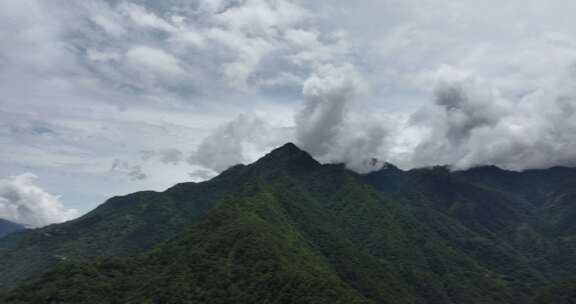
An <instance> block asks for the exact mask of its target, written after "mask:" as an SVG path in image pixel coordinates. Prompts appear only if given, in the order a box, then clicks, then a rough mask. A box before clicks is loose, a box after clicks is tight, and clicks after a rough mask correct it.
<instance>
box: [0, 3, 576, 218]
mask: <svg viewBox="0 0 576 304" xmlns="http://www.w3.org/2000/svg"><path fill="white" fill-rule="evenodd" d="M574 10H576V4H575V2H574V1H571V0H558V1H554V3H551V2H550V1H544V0H530V1H521V0H510V1H506V3H502V2H501V1H500V2H496V1H482V2H471V1H466V2H458V1H452V0H404V1H397V0H378V1H376V0H368V1H362V2H351V1H345V0H334V1H302V0H264V1H261V0H246V1H237V0H168V1H150V0H85V1H72V2H71V1H65V0H53V1H40V0H21V1H2V2H0V37H1V38H2V39H3V40H2V41H3V43H2V47H1V48H0V92H1V93H0V143H1V144H2V146H3V147H5V148H4V149H2V150H1V151H0V172H3V173H4V177H5V176H9V175H13V176H16V175H19V174H22V172H29V171H32V172H35V173H37V174H38V175H39V176H41V177H42V180H43V181H46V187H47V189H49V190H50V191H51V192H55V193H62V194H63V195H64V197H65V198H74V199H67V200H66V203H67V204H70V206H71V207H74V208H78V209H80V210H83V211H86V210H88V209H90V208H92V207H93V206H94V205H95V204H97V203H100V202H102V201H103V200H104V199H105V198H107V197H109V196H111V195H118V194H123V193H127V192H131V191H137V190H143V189H155V190H162V189H164V188H167V187H169V186H170V185H172V184H174V183H176V182H181V181H185V180H189V179H190V178H192V179H194V180H201V179H205V178H207V177H210V176H213V175H215V174H216V173H217V172H219V171H222V170H224V169H226V168H227V167H228V166H230V165H233V164H235V163H238V162H244V163H246V162H250V161H253V160H255V159H256V158H258V157H259V156H261V155H262V154H264V153H265V152H267V151H268V150H270V149H271V148H273V147H275V146H278V145H281V144H282V143H284V142H286V141H293V142H297V143H298V144H299V145H300V146H301V147H302V148H304V149H306V150H307V151H309V152H310V153H311V154H313V156H315V157H317V158H318V159H320V160H321V161H324V162H343V163H346V164H347V165H348V166H349V167H350V168H352V169H354V170H357V171H359V172H366V171H369V170H374V169H377V168H378V164H382V163H384V162H385V161H388V162H392V163H395V164H397V165H399V166H400V167H403V168H410V167H418V166H430V165H437V164H449V165H453V166H454V167H456V168H466V167H470V166H475V165H483V164H495V165H499V166H503V167H506V168H511V169H518V170H521V169H526V168H536V167H548V166H554V165H568V166H571V165H576V164H575V152H574V151H576V149H575V146H574V143H575V142H576V138H575V137H574V134H576V132H575V131H576V130H575V129H576V126H575V123H574V121H576V119H575V118H576V117H574V116H575V112H576V110H575V109H576V82H575V81H576V80H575V79H576V77H575V72H574V70H575V69H574V66H575V64H576V38H574V37H576V21H574V18H573V16H572V15H573V14H572V12H573V11H574ZM372 159H377V160H378V161H377V162H373V161H371V160H372ZM374 163H376V164H377V165H376V166H374V165H373V164H374ZM70 185H74V187H71V186H70ZM0 217H2V214H0Z"/></svg>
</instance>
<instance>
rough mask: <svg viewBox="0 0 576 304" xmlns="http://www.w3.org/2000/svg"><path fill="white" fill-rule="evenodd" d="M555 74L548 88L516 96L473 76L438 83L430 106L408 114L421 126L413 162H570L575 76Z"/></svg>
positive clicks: (515, 165)
mask: <svg viewBox="0 0 576 304" xmlns="http://www.w3.org/2000/svg"><path fill="white" fill-rule="evenodd" d="M559 77H561V78H560V79H559V80H558V81H557V82H555V83H554V85H553V86H552V87H541V88H539V89H537V90H535V91H533V92H529V93H526V94H523V95H520V96H518V95H509V94H508V95H506V94H505V93H504V92H503V89H502V88H501V87H499V86H497V85H494V84H493V83H491V82H489V81H486V80H482V79H479V78H478V77H474V76H470V77H467V78H465V79H460V80H453V82H451V83H441V84H439V85H438V88H437V90H436V94H435V96H436V98H435V104H434V106H432V107H426V108H424V109H423V110H421V111H418V112H416V113H415V114H414V115H413V117H412V124H414V125H416V126H420V127H423V128H425V129H426V130H427V134H426V135H425V136H423V137H422V139H421V141H420V143H419V144H418V145H417V146H416V147H415V149H414V151H413V165H415V166H422V165H435V164H439V163H440V164H449V165H453V166H454V167H455V168H468V167H471V166H476V165H489V164H491V165H498V166H501V167H505V168H509V169H515V170H522V169H526V168H546V167H550V166H554V165H567V166H574V165H576V154H574V151H575V150H574V149H575V148H576V144H575V140H576V136H575V135H574V134H575V133H574V131H575V130H576V123H575V121H576V120H575V118H576V116H575V115H574V114H575V113H574V108H575V107H576V94H575V93H576V91H575V90H574V88H575V87H576V78H575V77H574V75H573V74H571V73H570V72H568V73H564V74H562V75H559Z"/></svg>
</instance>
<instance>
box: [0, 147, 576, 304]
mask: <svg viewBox="0 0 576 304" xmlns="http://www.w3.org/2000/svg"><path fill="white" fill-rule="evenodd" d="M473 170H478V169H473ZM566 170H571V169H566ZM514 174H516V173H514ZM518 174H520V176H521V173H518ZM570 176H571V175H570V174H568V175H566V176H565V178H563V179H562V180H565V181H566V183H560V184H559V185H558V187H555V186H554V185H552V184H547V185H546V186H542V188H541V189H542V190H541V191H543V193H542V194H541V197H542V199H546V201H545V202H540V201H536V200H532V201H530V200H528V199H527V198H526V196H525V195H526V192H525V191H523V192H522V193H519V192H516V190H515V189H517V188H515V187H510V186H509V184H508V183H507V182H503V181H502V180H505V179H495V180H496V181H497V182H494V179H489V178H487V177H486V176H483V177H482V178H479V177H478V176H477V175H472V174H471V175H467V173H466V172H451V171H449V170H447V169H446V168H442V167H438V168H432V169H415V170H410V171H402V170H399V169H397V168H395V167H393V166H387V167H386V168H384V169H382V170H381V171H378V172H374V173H371V174H368V175H358V174H356V173H353V172H351V171H349V170H347V169H345V168H344V167H343V166H341V165H321V164H319V163H318V162H316V161H315V160H314V159H313V158H311V157H310V156H309V155H308V154H307V153H305V152H304V151H302V150H300V149H298V148H297V147H296V146H294V145H292V144H287V145H285V146H283V147H280V148H278V149H276V150H274V151H272V152H271V153H270V154H268V155H266V156H265V157H263V158H262V159H260V160H259V161H257V162H256V163H254V164H251V165H248V166H236V167H232V168H231V169H229V170H227V171H226V172H224V173H223V174H222V175H220V176H219V177H216V178H215V179H213V180H211V181H208V182H204V183H198V184H194V183H185V184H180V185H177V186H175V187H173V188H171V189H168V190H167V191H165V192H162V193H156V192H142V193H136V194H132V195H129V196H125V197H118V198H113V199H111V200H109V201H107V202H106V203H105V204H103V205H102V206H100V207H98V208H97V209H95V210H94V211H92V212H90V213H89V214H87V215H86V216H84V217H82V218H80V219H78V220H75V221H72V222H69V223H65V224H60V225H53V226H50V227H46V228H43V229H38V230H34V231H29V232H24V233H20V234H17V235H13V236H10V237H7V238H6V239H5V240H0V261H1V262H0V267H2V268H1V269H0V270H2V271H0V280H2V282H3V283H4V284H5V285H4V286H12V284H10V282H11V281H10V280H20V282H22V280H26V282H25V283H24V284H20V286H19V287H17V288H16V289H14V290H12V291H10V292H8V293H7V294H6V295H5V297H4V298H3V303H426V304H434V303H438V304H440V303H442V304H444V303H454V304H456V303H502V304H504V303H527V302H530V301H531V299H533V298H534V297H536V296H538V295H539V294H543V293H540V290H541V289H542V290H547V289H546V288H545V287H547V286H552V285H554V284H556V282H560V281H563V280H564V279H567V278H569V277H570V272H569V271H567V269H571V268H570V267H571V266H570V265H572V264H571V263H574V261H572V260H570V257H572V256H573V254H574V251H573V250H572V249H571V248H574V247H559V246H560V244H566V242H568V241H567V239H568V240H570V239H571V238H570V237H566V234H562V233H559V229H565V228H564V227H566V225H567V224H564V223H565V222H566V220H565V219H564V218H562V217H561V216H560V215H562V214H565V212H566V210H568V209H569V208H572V204H571V203H570V202H571V201H572V199H571V198H572V197H573V196H572V192H571V189H573V188H571V187H570V186H569V185H571V184H570V183H568V180H570ZM548 178H549V177H548ZM527 180H528V181H526V183H529V182H530V183H532V182H533V183H537V184H538V183H539V182H538V180H537V179H527ZM488 181H490V183H489V182H488ZM542 183H544V181H543V182H542ZM561 185H568V186H561ZM532 189H533V190H534V189H536V186H534V187H533V188H532ZM539 191H540V190H539ZM544 192H546V193H544ZM559 208H560V209H561V210H562V211H558V209H559ZM552 219H555V220H554V221H553V220H552ZM560 227H562V228H560ZM570 244H571V243H570ZM559 248H561V249H562V250H563V251H562V252H560V251H558V249H559ZM27 261H28V264H26V263H27ZM567 266H568V268H566V267H567ZM22 270H23V272H24V273H26V276H24V275H19V274H20V271H22ZM44 271H48V272H47V273H45V274H44V275H41V276H38V274H40V273H42V272H44ZM12 282H15V281H12ZM541 297H543V296H541Z"/></svg>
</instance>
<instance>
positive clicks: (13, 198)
mask: <svg viewBox="0 0 576 304" xmlns="http://www.w3.org/2000/svg"><path fill="white" fill-rule="evenodd" d="M36 179H37V176H36V175H34V174H32V173H23V174H20V175H16V176H11V177H8V178H4V179H0V218H3V219H7V220H9V221H13V222H16V223H21V224H25V225H29V226H32V227H41V226H45V225H48V224H52V223H59V222H64V221H67V220H71V219H74V218H75V217H77V216H78V215H79V213H78V211H77V210H75V209H68V208H66V207H65V206H64V204H62V202H61V201H60V197H59V196H56V195H53V194H50V193H48V192H46V190H44V189H42V188H41V187H40V186H38V185H37V184H36Z"/></svg>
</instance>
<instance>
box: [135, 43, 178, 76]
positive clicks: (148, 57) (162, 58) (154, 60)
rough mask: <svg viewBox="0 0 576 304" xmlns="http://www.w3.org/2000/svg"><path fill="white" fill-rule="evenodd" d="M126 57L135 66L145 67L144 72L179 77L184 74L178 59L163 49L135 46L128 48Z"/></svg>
mask: <svg viewBox="0 0 576 304" xmlns="http://www.w3.org/2000/svg"><path fill="white" fill-rule="evenodd" d="M126 58H127V59H128V62H129V63H130V64H131V65H133V66H134V67H135V68H137V69H138V68H144V70H143V71H142V72H143V73H146V72H152V73H156V74H158V75H160V76H163V77H178V76H181V75H182V74H184V70H182V68H181V67H180V64H179V63H178V59H176V58H175V57H174V56H172V55H171V54H169V53H167V52H165V51H163V50H161V49H155V48H151V47H147V46H135V47H132V48H131V49H130V50H128V52H127V53H126Z"/></svg>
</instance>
